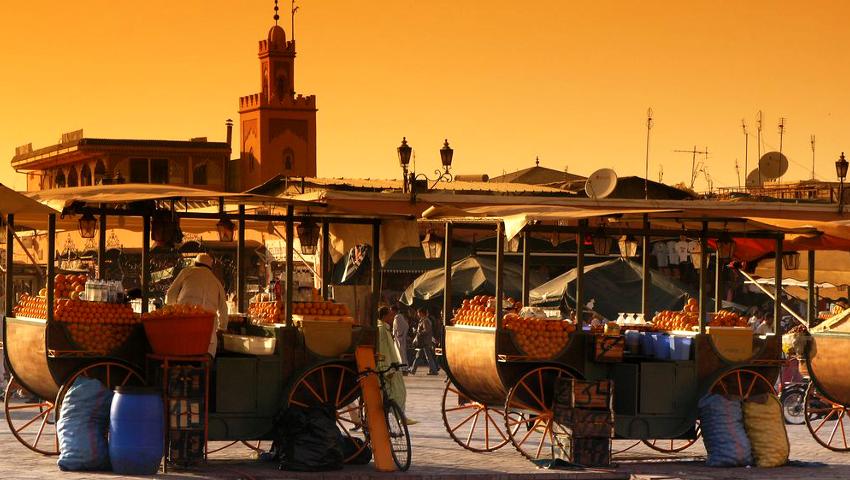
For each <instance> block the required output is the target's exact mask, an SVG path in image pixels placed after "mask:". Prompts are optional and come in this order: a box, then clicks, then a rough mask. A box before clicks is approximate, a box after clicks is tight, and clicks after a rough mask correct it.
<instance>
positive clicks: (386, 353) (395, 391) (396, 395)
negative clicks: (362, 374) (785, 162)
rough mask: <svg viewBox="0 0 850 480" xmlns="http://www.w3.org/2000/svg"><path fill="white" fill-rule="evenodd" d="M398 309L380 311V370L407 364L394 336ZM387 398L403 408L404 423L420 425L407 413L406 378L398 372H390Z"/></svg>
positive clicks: (381, 309) (386, 386)
mask: <svg viewBox="0 0 850 480" xmlns="http://www.w3.org/2000/svg"><path fill="white" fill-rule="evenodd" d="M397 313H398V309H397V308H395V307H393V308H390V307H386V306H384V307H381V308H379V309H378V358H377V360H376V361H375V366H376V367H377V369H378V370H385V369H387V368H388V367H389V366H390V365H392V364H393V363H405V361H404V360H403V359H402V358H401V356H400V355H399V351H398V346H397V344H396V338H395V336H394V335H393V331H394V330H395V322H396V319H397V318H398V316H397ZM384 387H385V388H386V389H387V396H389V397H390V398H392V399H393V400H394V401H395V403H397V404H398V406H399V408H401V411H402V413H404V421H405V423H407V424H408V425H414V424H416V423H418V422H417V421H416V420H413V419H411V418H410V417H408V416H407V413H405V409H406V403H407V387H406V386H405V385H404V378H403V376H402V375H399V374H398V372H390V373H388V374H387V376H386V384H385V385H384Z"/></svg>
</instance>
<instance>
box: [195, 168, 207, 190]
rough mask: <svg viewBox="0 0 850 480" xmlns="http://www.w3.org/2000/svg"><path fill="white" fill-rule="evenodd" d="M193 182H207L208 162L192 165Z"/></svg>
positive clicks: (199, 183) (196, 183)
mask: <svg viewBox="0 0 850 480" xmlns="http://www.w3.org/2000/svg"><path fill="white" fill-rule="evenodd" d="M192 183H193V184H194V185H206V184H207V164H206V163H201V164H198V165H195V166H193V167H192Z"/></svg>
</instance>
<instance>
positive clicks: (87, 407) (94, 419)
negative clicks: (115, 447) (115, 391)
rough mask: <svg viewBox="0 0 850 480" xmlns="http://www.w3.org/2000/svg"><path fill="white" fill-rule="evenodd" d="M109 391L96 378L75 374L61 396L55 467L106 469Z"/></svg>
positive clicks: (75, 469) (107, 466)
mask: <svg viewBox="0 0 850 480" xmlns="http://www.w3.org/2000/svg"><path fill="white" fill-rule="evenodd" d="M111 405H112V392H111V391H109V389H108V388H106V387H105V386H103V384H102V383H100V381H99V380H95V379H93V378H87V377H83V376H80V377H77V379H76V380H74V384H73V385H71V388H69V389H68V393H67V394H65V398H64V399H63V400H62V407H61V411H60V412H59V421H58V422H56V435H57V436H58V437H59V461H58V462H56V463H57V464H58V465H59V469H60V470H63V471H66V470H72V471H77V470H108V469H109V468H110V466H109V445H108V443H107V441H106V436H107V433H108V432H109V407H110V406H111Z"/></svg>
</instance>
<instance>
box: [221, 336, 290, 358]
mask: <svg viewBox="0 0 850 480" xmlns="http://www.w3.org/2000/svg"><path fill="white" fill-rule="evenodd" d="M222 337H223V338H224V349H225V350H227V351H229V352H236V353H246V354H248V355H272V354H273V353H274V347H275V343H276V342H277V340H276V339H275V338H274V337H254V336H250V335H233V334H230V333H225V334H224V335H222Z"/></svg>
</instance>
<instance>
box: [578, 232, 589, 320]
mask: <svg viewBox="0 0 850 480" xmlns="http://www.w3.org/2000/svg"><path fill="white" fill-rule="evenodd" d="M586 231H587V220H579V222H578V233H576V329H578V330H581V328H582V325H583V322H584V233H585V232H586Z"/></svg>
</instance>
